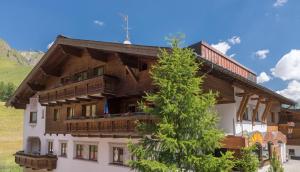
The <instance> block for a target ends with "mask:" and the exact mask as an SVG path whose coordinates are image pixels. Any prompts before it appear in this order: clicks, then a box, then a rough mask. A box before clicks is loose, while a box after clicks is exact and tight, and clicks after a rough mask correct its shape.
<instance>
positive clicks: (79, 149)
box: [76, 144, 83, 159]
mask: <svg viewBox="0 0 300 172" xmlns="http://www.w3.org/2000/svg"><path fill="white" fill-rule="evenodd" d="M82 151H83V145H81V144H77V145H76V158H79V159H82V158H83V156H82Z"/></svg>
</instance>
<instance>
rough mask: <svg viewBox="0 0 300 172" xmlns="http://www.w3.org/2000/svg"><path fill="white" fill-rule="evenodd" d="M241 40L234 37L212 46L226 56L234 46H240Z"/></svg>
mask: <svg viewBox="0 0 300 172" xmlns="http://www.w3.org/2000/svg"><path fill="white" fill-rule="evenodd" d="M240 43H241V38H240V37H238V36H233V37H232V38H230V39H228V40H227V41H220V42H219V43H217V44H212V45H211V46H212V47H213V48H215V49H217V50H219V51H220V52H221V53H223V54H226V53H227V51H228V50H229V49H230V48H231V46H232V45H235V44H240ZM235 55H236V54H231V55H230V57H233V56H235Z"/></svg>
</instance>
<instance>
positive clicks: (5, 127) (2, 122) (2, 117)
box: [0, 102, 23, 172]
mask: <svg viewBox="0 0 300 172" xmlns="http://www.w3.org/2000/svg"><path fill="white" fill-rule="evenodd" d="M22 137H23V110H16V109H13V108H8V107H5V105H4V102H0V171H1V172H6V171H7V172H15V171H16V172H18V171H19V169H20V168H19V167H18V165H17V164H15V162H14V157H13V154H14V153H15V152H16V151H18V150H21V149H22Z"/></svg>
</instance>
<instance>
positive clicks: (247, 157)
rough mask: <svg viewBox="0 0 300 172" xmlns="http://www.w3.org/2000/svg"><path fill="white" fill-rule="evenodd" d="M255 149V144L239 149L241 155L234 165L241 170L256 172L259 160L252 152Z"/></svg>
mask: <svg viewBox="0 0 300 172" xmlns="http://www.w3.org/2000/svg"><path fill="white" fill-rule="evenodd" d="M256 150H257V147H256V146H255V145H253V146H249V147H245V148H243V149H242V150H241V156H240V157H239V159H237V160H236V161H237V162H236V166H237V167H238V169H239V170H240V171H241V172H256V171H257V170H258V167H259V160H258V157H257V155H256V154H255V153H254V152H255V151H256Z"/></svg>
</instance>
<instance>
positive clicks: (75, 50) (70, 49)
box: [59, 45, 84, 57]
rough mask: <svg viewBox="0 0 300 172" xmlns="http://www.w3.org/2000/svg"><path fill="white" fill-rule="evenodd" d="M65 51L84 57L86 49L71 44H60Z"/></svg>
mask: <svg viewBox="0 0 300 172" xmlns="http://www.w3.org/2000/svg"><path fill="white" fill-rule="evenodd" d="M59 46H60V48H61V50H62V51H63V53H65V54H68V55H72V56H75V57H82V55H83V52H84V49H83V48H78V47H73V46H69V45H59Z"/></svg>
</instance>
